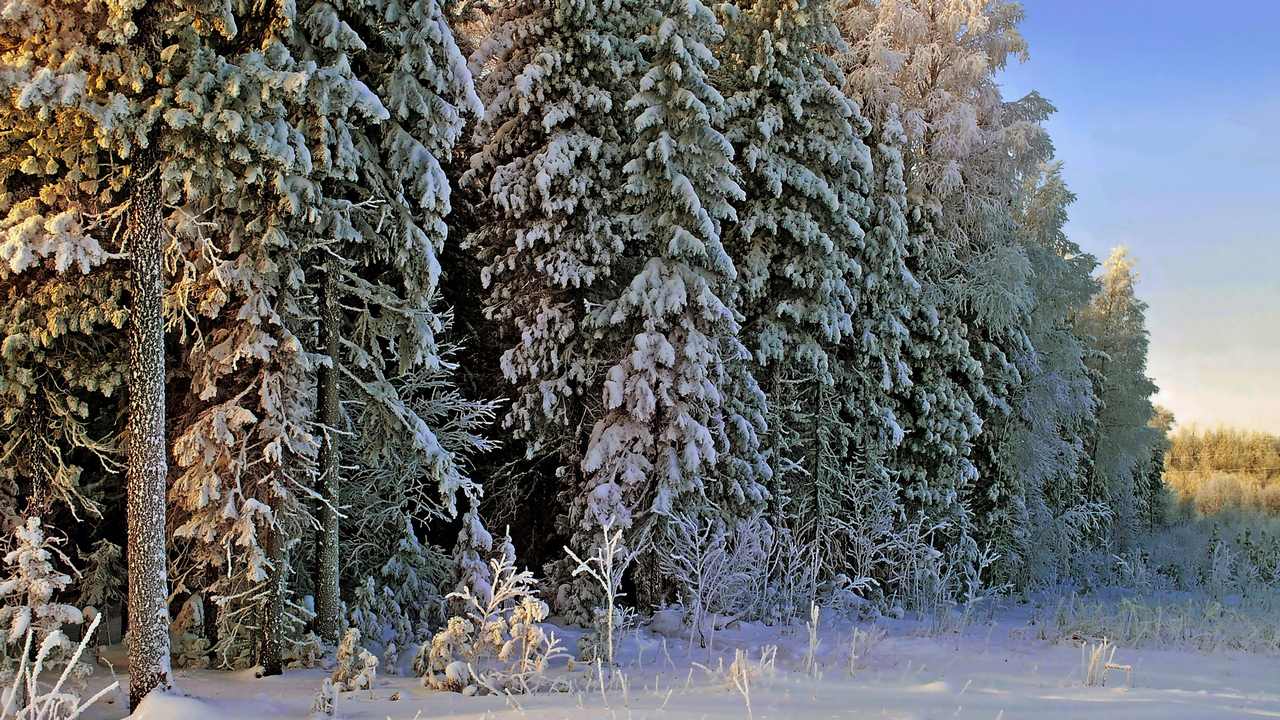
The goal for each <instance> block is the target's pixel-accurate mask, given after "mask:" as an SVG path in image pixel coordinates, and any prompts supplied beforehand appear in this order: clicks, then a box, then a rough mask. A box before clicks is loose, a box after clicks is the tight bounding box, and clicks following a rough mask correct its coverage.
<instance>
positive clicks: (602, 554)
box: [565, 522, 636, 666]
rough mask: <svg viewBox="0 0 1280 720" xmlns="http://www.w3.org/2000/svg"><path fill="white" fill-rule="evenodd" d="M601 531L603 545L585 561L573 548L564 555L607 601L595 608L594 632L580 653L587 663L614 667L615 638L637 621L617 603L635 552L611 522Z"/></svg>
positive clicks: (620, 531)
mask: <svg viewBox="0 0 1280 720" xmlns="http://www.w3.org/2000/svg"><path fill="white" fill-rule="evenodd" d="M602 531H603V542H601V543H600V544H599V545H597V546H596V548H595V550H594V551H593V552H592V553H591V555H589V556H587V558H586V559H585V560H584V559H582V558H580V557H578V556H577V555H576V554H575V553H574V552H573V550H571V549H570V548H567V547H566V548H565V553H566V554H567V555H568V556H569V559H571V560H573V561H574V562H576V563H577V566H576V567H575V568H574V569H573V575H574V577H577V576H579V575H584V576H586V577H589V578H591V579H592V580H595V581H596V584H598V585H599V586H600V592H601V594H602V595H603V597H604V605H603V606H602V607H597V608H595V613H594V617H593V621H592V623H591V632H589V633H588V634H587V635H586V636H585V637H583V639H582V642H581V643H580V644H579V650H580V651H581V652H582V656H583V659H584V660H587V661H591V660H595V659H597V658H599V659H603V660H606V661H608V663H609V665H610V666H612V665H613V657H614V651H615V650H616V649H617V642H616V638H617V637H618V636H619V635H620V634H621V632H622V630H623V629H624V628H626V627H628V626H630V625H632V624H634V621H635V616H634V613H628V612H627V611H626V610H625V609H624V608H623V607H621V606H620V605H618V600H619V599H620V598H621V597H622V596H623V593H622V591H621V587H622V576H623V574H624V573H626V571H627V566H628V565H630V564H631V562H632V561H633V560H635V557H636V552H635V551H634V550H628V549H627V547H626V545H624V544H623V542H622V530H614V529H613V524H612V522H606V523H605V524H604V527H603V528H602Z"/></svg>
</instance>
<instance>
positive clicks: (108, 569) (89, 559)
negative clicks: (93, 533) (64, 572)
mask: <svg viewBox="0 0 1280 720" xmlns="http://www.w3.org/2000/svg"><path fill="white" fill-rule="evenodd" d="M80 560H81V562H82V566H81V567H83V569H84V572H83V573H81V578H80V583H79V585H80V588H79V589H80V594H79V603H80V606H81V607H83V608H90V607H92V608H94V609H95V610H97V611H98V614H100V615H102V617H103V620H104V621H106V620H109V619H110V618H111V617H112V613H113V611H114V610H115V609H116V606H117V605H118V604H119V603H120V600H121V599H122V598H123V596H124V587H125V585H124V578H125V573H126V572H127V569H126V567H125V564H124V552H123V551H122V550H121V548H120V546H119V545H117V544H115V543H113V542H111V541H110V540H107V539H105V538H103V539H100V540H97V541H95V542H94V543H93V549H92V550H90V551H89V552H84V551H83V550H82V551H81V553H80ZM97 639H98V642H99V643H100V644H103V645H110V644H111V642H112V640H111V637H110V635H109V634H108V633H107V630H106V628H103V629H102V631H101V632H100V633H99V634H98V638H97Z"/></svg>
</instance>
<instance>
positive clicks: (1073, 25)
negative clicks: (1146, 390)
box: [1002, 0, 1280, 433]
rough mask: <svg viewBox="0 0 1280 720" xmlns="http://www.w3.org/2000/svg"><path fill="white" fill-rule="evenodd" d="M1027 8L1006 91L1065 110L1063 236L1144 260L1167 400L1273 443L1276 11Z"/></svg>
mask: <svg viewBox="0 0 1280 720" xmlns="http://www.w3.org/2000/svg"><path fill="white" fill-rule="evenodd" d="M1023 5H1024V7H1025V8H1026V14H1027V19H1026V21H1025V23H1024V24H1023V26H1022V27H1023V35H1024V36H1025V37H1026V38H1027V41H1028V43H1029V44H1030V48H1031V60H1030V61H1029V62H1027V63H1025V64H1022V65H1015V66H1014V67H1011V68H1010V69H1009V70H1008V71H1006V73H1005V74H1004V75H1003V77H1002V82H1003V84H1004V88H1005V94H1006V96H1007V97H1016V96H1020V95H1022V94H1024V93H1026V92H1027V91H1029V90H1032V89H1035V90H1039V91H1040V93H1041V94H1042V95H1044V96H1045V97H1047V98H1048V99H1049V100H1050V101H1052V102H1053V103H1054V104H1055V105H1056V106H1057V107H1058V114H1057V116H1056V117H1055V118H1054V119H1053V120H1052V121H1050V123H1049V129H1050V132H1051V133H1052V135H1053V138H1054V143H1055V145H1056V147H1057V150H1058V157H1059V158H1060V159H1061V160H1062V161H1063V162H1064V163H1065V173H1066V178H1067V181H1068V182H1069V183H1070V184H1071V188H1072V190H1074V191H1075V193H1076V194H1077V195H1078V196H1079V200H1078V201H1077V202H1076V204H1075V205H1074V206H1073V208H1072V210H1071V223H1070V226H1069V227H1068V231H1069V232H1070V234H1071V236H1072V237H1073V238H1074V239H1075V240H1076V242H1078V243H1079V244H1080V245H1081V246H1082V247H1084V248H1085V249H1086V250H1088V251H1090V252H1092V253H1094V254H1095V255H1097V256H1098V257H1099V259H1102V258H1105V257H1106V254H1107V252H1108V251H1109V249H1110V248H1111V247H1113V246H1115V245H1121V244H1123V245H1127V246H1128V247H1129V249H1130V251H1131V252H1132V254H1133V255H1134V256H1135V258H1136V259H1137V262H1138V269H1139V273H1140V281H1139V286H1138V291H1139V294H1140V296H1141V297H1142V298H1143V299H1144V300H1146V301H1147V303H1148V304H1149V305H1150V306H1151V307H1150V309H1149V310H1148V318H1147V320H1148V326H1149V328H1150V330H1151V358H1150V365H1149V372H1150V374H1151V376H1152V377H1153V378H1154V379H1155V381H1156V383H1157V384H1158V385H1160V387H1161V393H1160V395H1159V396H1158V398H1157V401H1158V402H1160V403H1162V404H1164V405H1166V406H1168V407H1169V408H1170V409H1172V410H1173V412H1174V414H1175V415H1176V416H1177V419H1178V421H1179V423H1180V424H1181V425H1188V424H1196V425H1200V426H1206V425H1217V424H1228V425H1235V426H1242V427H1249V428H1253V429H1259V430H1267V431H1270V432H1274V433H1280V2H1275V1H1274V0H1236V1H1234V2H1222V3H1210V4H1208V5H1205V4H1204V3H1201V2H1196V3H1192V2H1190V1H1189V0H1166V1H1164V2H1156V1H1155V0H1024V2H1023Z"/></svg>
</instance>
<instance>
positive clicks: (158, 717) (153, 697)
mask: <svg viewBox="0 0 1280 720" xmlns="http://www.w3.org/2000/svg"><path fill="white" fill-rule="evenodd" d="M226 719H227V713H226V711H225V710H221V709H219V708H218V707H216V706H214V705H211V704H209V703H206V702H202V701H200V700H197V699H195V698H191V697H185V696H183V695H178V694H176V693H160V692H153V693H151V694H150V695H147V696H146V697H145V698H143V699H142V702H141V703H140V704H139V705H138V708H137V709H136V710H134V711H133V714H132V715H130V716H129V720H226Z"/></svg>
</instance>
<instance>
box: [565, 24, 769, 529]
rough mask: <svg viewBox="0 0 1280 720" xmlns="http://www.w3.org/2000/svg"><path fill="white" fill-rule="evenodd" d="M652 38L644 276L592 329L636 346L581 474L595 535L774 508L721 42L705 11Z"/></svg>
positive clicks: (651, 28)
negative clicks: (720, 68)
mask: <svg viewBox="0 0 1280 720" xmlns="http://www.w3.org/2000/svg"><path fill="white" fill-rule="evenodd" d="M640 28H641V34H640V36H639V43H640V46H641V48H642V51H643V53H644V59H645V71H644V74H643V76H642V77H641V79H640V81H639V85H638V89H637V92H636V94H635V95H634V96H633V97H632V98H631V99H630V100H629V101H628V102H627V109H628V110H629V111H631V112H633V113H635V117H636V121H635V122H636V131H637V137H636V139H635V142H634V145H633V147H632V149H631V151H630V160H629V161H628V162H627V163H626V165H625V171H626V173H627V184H626V189H627V191H628V193H629V195H630V197H631V202H632V204H633V206H634V208H635V212H636V217H635V223H636V225H635V228H634V231H633V232H634V235H633V239H632V243H631V245H630V247H629V248H628V254H629V255H632V256H633V257H634V258H635V262H636V264H637V266H638V267H637V268H636V269H635V270H634V271H632V272H631V273H630V277H629V278H626V282H625V287H624V289H623V290H622V292H621V294H620V295H619V296H618V297H616V298H613V299H611V300H609V301H608V302H605V303H604V304H603V305H602V306H601V307H600V308H598V309H597V310H595V311H594V312H593V320H592V321H593V322H594V323H596V324H598V325H600V326H603V327H607V328H609V331H610V332H613V333H619V334H620V335H621V336H622V337H628V338H631V340H630V341H629V342H627V343H626V344H625V345H623V347H621V348H615V349H613V350H612V352H611V353H610V356H611V360H610V361H609V362H610V363H611V364H610V367H609V368H608V370H607V371H606V373H605V375H606V379H605V382H604V388H603V393H602V400H603V405H604V415H603V417H602V418H601V419H600V420H599V421H598V422H596V424H595V427H594V428H593V429H592V431H591V437H590V440H589V443H588V446H587V450H586V453H585V456H584V458H583V461H582V469H583V471H584V472H585V474H586V475H587V485H586V487H584V488H583V490H582V491H581V492H580V493H579V495H578V497H577V498H576V499H575V507H574V508H573V509H572V513H573V517H574V518H575V519H576V522H577V523H579V525H580V526H583V527H591V526H598V525H600V524H603V523H606V522H611V523H612V524H613V526H614V527H620V528H626V527H630V526H632V525H633V523H635V522H636V520H638V519H640V518H641V517H643V516H647V515H648V514H649V513H653V514H655V515H656V516H657V517H658V518H659V519H660V518H661V517H662V516H664V515H668V514H671V513H676V512H680V513H686V514H692V515H700V514H719V515H721V516H724V517H727V518H734V517H745V516H747V515H748V514H750V513H751V512H753V511H754V510H755V509H758V508H759V507H760V506H761V505H762V503H763V502H764V500H765V499H766V496H767V491H766V490H765V486H764V485H763V484H762V483H763V482H764V481H766V480H767V479H768V474H769V467H768V464H767V462H766V461H765V458H764V456H763V455H762V454H761V452H760V437H759V436H760V434H761V433H762V432H763V431H764V429H765V421H764V415H765V412H766V407H765V399H764V395H763V393H762V392H761V391H760V389H759V386H758V385H757V384H756V381H755V378H754V376H753V374H752V372H751V368H750V366H749V365H748V362H747V361H748V360H749V358H750V355H749V353H748V351H747V349H746V347H745V346H744V345H743V344H742V342H741V340H740V339H739V337H738V334H739V329H740V323H739V320H738V318H737V317H736V316H735V314H734V312H733V310H732V308H731V307H730V306H729V305H727V304H726V298H730V297H731V296H732V293H733V289H734V288H733V284H734V282H735V279H736V276H737V270H736V268H735V266H734V261H733V259H732V258H731V257H730V256H729V254H728V253H727V252H726V250H725V247H724V245H723V243H722V242H721V224H722V223H723V222H731V221H733V220H735V219H736V214H735V212H734V208H733V203H734V202H740V201H742V200H743V199H744V195H743V191H742V188H741V187H740V186H739V184H738V178H739V173H738V172H737V169H736V167H735V166H734V165H733V148H732V146H731V145H730V144H729V142H728V141H727V140H726V139H725V137H724V135H723V134H722V133H721V131H720V130H719V126H720V124H721V122H722V120H723V115H724V100H723V97H722V96H721V94H720V92H719V91H718V90H717V89H716V88H715V87H714V86H713V85H712V84H711V82H710V79H709V77H708V75H709V73H710V72H712V71H714V70H715V68H716V67H717V62H716V60H715V58H714V57H713V56H712V53H711V50H710V49H709V48H710V46H711V45H713V44H714V43H716V42H718V41H719V40H720V39H721V36H722V33H723V31H722V29H721V27H720V26H719V24H718V23H717V21H716V18H715V16H714V15H713V14H712V12H711V11H710V10H709V9H708V8H707V7H706V6H705V5H704V4H702V3H701V2H700V1H699V0H692V1H688V2H686V1H684V0H677V1H674V2H662V3H659V4H658V6H657V7H656V8H655V9H653V10H652V11H650V12H649V13H647V14H646V15H645V16H644V18H643V22H642V24H641V25H640Z"/></svg>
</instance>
